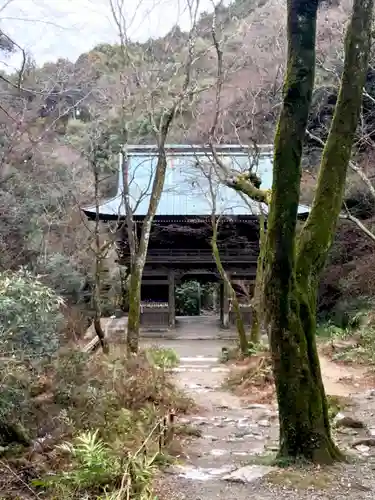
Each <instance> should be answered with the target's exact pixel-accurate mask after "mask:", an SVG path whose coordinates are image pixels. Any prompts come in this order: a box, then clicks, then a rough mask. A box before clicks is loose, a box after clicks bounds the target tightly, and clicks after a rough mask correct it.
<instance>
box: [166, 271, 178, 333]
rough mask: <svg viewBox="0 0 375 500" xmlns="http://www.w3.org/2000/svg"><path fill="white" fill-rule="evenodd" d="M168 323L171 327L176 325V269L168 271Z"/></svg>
mask: <svg viewBox="0 0 375 500" xmlns="http://www.w3.org/2000/svg"><path fill="white" fill-rule="evenodd" d="M168 316H169V319H168V323H169V328H174V327H175V326H176V301H175V272H174V269H170V270H169V271H168Z"/></svg>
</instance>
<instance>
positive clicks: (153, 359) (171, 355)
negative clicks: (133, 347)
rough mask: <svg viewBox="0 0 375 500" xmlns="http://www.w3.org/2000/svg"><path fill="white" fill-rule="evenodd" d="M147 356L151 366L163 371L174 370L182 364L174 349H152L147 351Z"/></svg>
mask: <svg viewBox="0 0 375 500" xmlns="http://www.w3.org/2000/svg"><path fill="white" fill-rule="evenodd" d="M146 355H147V359H148V360H149V361H150V363H151V364H153V365H155V366H157V367H159V368H162V369H170V368H174V367H176V366H177V365H178V364H179V362H180V359H179V357H178V354H177V353H176V351H175V350H174V349H167V348H164V347H152V348H151V349H148V350H147V351H146Z"/></svg>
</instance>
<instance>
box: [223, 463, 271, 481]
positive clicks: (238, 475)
mask: <svg viewBox="0 0 375 500" xmlns="http://www.w3.org/2000/svg"><path fill="white" fill-rule="evenodd" d="M273 470H275V467H268V466H266V465H247V466H245V467H241V468H240V469H237V470H235V471H234V472H232V473H230V474H227V475H226V476H223V480H224V481H231V482H235V483H247V484H248V483H252V482H253V481H255V480H256V479H260V478H262V477H264V476H266V475H267V474H269V473H270V472H272V471H273Z"/></svg>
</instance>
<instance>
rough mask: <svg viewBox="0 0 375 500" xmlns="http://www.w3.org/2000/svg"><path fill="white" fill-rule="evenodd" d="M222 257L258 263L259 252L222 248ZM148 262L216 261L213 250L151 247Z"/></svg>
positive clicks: (127, 255)
mask: <svg viewBox="0 0 375 500" xmlns="http://www.w3.org/2000/svg"><path fill="white" fill-rule="evenodd" d="M129 257H130V254H129V253H128V252H124V253H123V254H122V258H123V259H125V260H128V259H129ZM220 257H221V259H222V261H223V262H236V263H241V262H243V263H254V264H255V263H256V262H257V252H256V250H255V249H249V250H228V249H225V250H222V251H221V252H220ZM146 262H147V263H166V262H167V263H168V262H192V263H193V262H197V263H199V262H209V263H214V257H213V255H212V251H211V250H195V249H191V250H190V249H172V248H171V249H164V248H163V249H158V250H156V249H151V250H149V251H148V253H147V260H146Z"/></svg>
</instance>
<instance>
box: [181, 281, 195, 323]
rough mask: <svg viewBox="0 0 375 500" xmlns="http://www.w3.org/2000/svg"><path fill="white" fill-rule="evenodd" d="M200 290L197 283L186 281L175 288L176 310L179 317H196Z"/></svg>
mask: <svg viewBox="0 0 375 500" xmlns="http://www.w3.org/2000/svg"><path fill="white" fill-rule="evenodd" d="M200 304H201V290H200V286H199V283H198V282H197V281H187V282H186V283H182V285H181V286H179V287H177V288H176V310H177V314H178V315H180V316H198V315H199V313H200Z"/></svg>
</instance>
